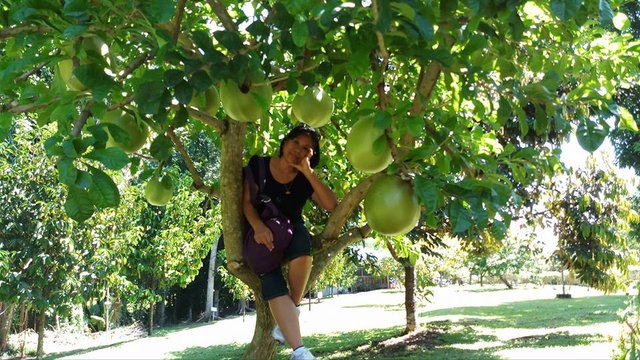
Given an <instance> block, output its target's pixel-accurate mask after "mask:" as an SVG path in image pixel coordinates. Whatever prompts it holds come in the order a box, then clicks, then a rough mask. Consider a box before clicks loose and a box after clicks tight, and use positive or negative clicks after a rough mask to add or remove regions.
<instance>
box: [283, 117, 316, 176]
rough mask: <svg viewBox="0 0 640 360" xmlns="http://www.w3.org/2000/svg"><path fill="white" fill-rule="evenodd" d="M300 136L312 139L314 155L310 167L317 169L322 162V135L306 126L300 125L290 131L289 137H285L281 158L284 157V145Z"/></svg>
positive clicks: (310, 160)
mask: <svg viewBox="0 0 640 360" xmlns="http://www.w3.org/2000/svg"><path fill="white" fill-rule="evenodd" d="M300 135H307V136H309V137H310V138H311V141H312V142H313V155H311V159H309V165H311V168H314V169H315V167H316V166H318V163H319V162H320V134H318V132H317V131H316V130H315V129H314V128H312V127H309V126H307V125H305V124H300V125H298V126H296V127H294V128H293V129H291V131H289V133H288V134H287V135H285V136H284V138H282V141H280V155H279V156H282V150H283V149H284V144H285V143H286V142H287V141H289V140H292V139H294V138H296V137H298V136H300Z"/></svg>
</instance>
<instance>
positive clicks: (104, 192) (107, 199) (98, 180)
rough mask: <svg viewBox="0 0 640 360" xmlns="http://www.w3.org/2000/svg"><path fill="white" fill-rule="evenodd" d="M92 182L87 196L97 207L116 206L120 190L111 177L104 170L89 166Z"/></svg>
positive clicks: (118, 202) (118, 201)
mask: <svg viewBox="0 0 640 360" xmlns="http://www.w3.org/2000/svg"><path fill="white" fill-rule="evenodd" d="M89 171H90V172H91V176H92V178H93V184H92V185H91V187H90V188H89V198H90V199H91V202H92V203H93V204H94V205H95V206H96V207H97V208H99V209H104V208H108V207H117V206H118V205H119V204H120V192H119V191H118V187H117V186H116V184H115V183H114V182H113V180H112V179H111V177H110V176H109V175H107V174H106V173H105V172H104V171H102V170H100V169H97V168H94V167H90V168H89Z"/></svg>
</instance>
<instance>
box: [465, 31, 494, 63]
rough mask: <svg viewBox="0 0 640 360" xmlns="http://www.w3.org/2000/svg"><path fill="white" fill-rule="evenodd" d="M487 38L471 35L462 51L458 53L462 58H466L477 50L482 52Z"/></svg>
mask: <svg viewBox="0 0 640 360" xmlns="http://www.w3.org/2000/svg"><path fill="white" fill-rule="evenodd" d="M487 44H488V42H487V38H485V37H484V36H482V35H479V34H473V35H471V37H470V38H469V42H467V45H465V47H464V49H463V50H462V51H461V52H460V55H461V56H463V57H468V56H470V55H471V54H473V53H475V52H476V51H478V50H483V49H485V48H486V47H487Z"/></svg>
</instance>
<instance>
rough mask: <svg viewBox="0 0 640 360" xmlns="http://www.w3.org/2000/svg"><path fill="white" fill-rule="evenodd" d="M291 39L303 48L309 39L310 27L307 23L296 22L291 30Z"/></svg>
mask: <svg viewBox="0 0 640 360" xmlns="http://www.w3.org/2000/svg"><path fill="white" fill-rule="evenodd" d="M291 37H292V38H293V43H294V44H296V46H297V47H303V46H304V44H305V43H306V42H307V39H308V38H309V26H308V25H307V23H306V22H304V21H303V22H298V21H296V22H295V23H294V24H293V27H292V28H291Z"/></svg>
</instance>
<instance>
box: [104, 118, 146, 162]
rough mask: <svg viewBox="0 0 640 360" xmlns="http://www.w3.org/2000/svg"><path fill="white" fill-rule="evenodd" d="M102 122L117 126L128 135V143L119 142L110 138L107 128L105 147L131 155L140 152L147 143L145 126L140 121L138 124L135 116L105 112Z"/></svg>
mask: <svg viewBox="0 0 640 360" xmlns="http://www.w3.org/2000/svg"><path fill="white" fill-rule="evenodd" d="M102 122H103V123H108V124H114V125H117V126H118V127H119V128H120V129H122V130H123V131H124V132H126V133H127V135H129V141H128V142H126V143H125V142H120V141H117V140H116V139H114V138H113V137H112V136H111V134H110V133H109V129H108V128H107V133H108V134H109V139H108V140H107V147H111V146H117V147H119V148H120V149H122V150H123V151H125V152H127V153H129V154H131V153H134V152H136V151H138V150H140V148H141V147H142V146H143V145H144V144H145V143H146V142H147V137H148V136H149V129H148V127H147V124H145V123H144V122H142V121H140V122H138V121H137V120H136V117H135V116H133V115H132V114H130V113H128V112H125V111H124V110H114V111H109V112H107V113H106V114H105V116H104V118H103V119H102Z"/></svg>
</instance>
